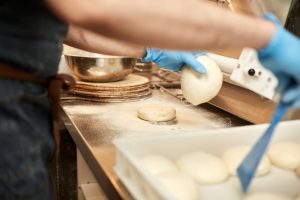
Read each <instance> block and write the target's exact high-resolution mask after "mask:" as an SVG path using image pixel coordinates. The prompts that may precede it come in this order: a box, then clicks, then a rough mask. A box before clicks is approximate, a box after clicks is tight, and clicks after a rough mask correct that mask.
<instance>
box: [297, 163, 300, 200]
mask: <svg viewBox="0 0 300 200" xmlns="http://www.w3.org/2000/svg"><path fill="white" fill-rule="evenodd" d="M296 174H297V175H298V177H299V178H300V165H299V166H298V167H297V169H296ZM299 199H300V194H299Z"/></svg>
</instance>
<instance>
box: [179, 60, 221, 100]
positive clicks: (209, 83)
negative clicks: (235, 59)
mask: <svg viewBox="0 0 300 200" xmlns="http://www.w3.org/2000/svg"><path fill="white" fill-rule="evenodd" d="M197 60H198V61H199V62H200V63H202V64H203V65H204V67H205V68H206V73H205V74H200V73H197V72H196V71H194V70H193V69H192V68H190V67H188V66H185V67H184V68H183V70H182V73H181V89H182V93H183V96H184V98H185V99H186V100H187V101H188V102H190V103H191V104H193V105H199V104H202V103H206V102H208V101H210V100H211V99H213V98H214V97H215V96H216V95H217V94H218V93H219V91H220V89H221V87H222V83H223V74H222V72H221V70H220V68H219V66H218V65H217V64H216V63H215V62H214V61H213V60H212V59H211V58H209V57H207V56H199V57H198V58H197Z"/></svg>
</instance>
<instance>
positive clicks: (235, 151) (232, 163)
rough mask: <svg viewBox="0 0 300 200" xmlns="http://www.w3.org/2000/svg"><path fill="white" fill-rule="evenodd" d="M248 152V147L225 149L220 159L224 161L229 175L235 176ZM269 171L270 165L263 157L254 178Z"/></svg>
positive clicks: (267, 159)
mask: <svg viewBox="0 0 300 200" xmlns="http://www.w3.org/2000/svg"><path fill="white" fill-rule="evenodd" d="M249 151H250V147H249V146H242V145H241V146H235V147H232V148H229V149H227V150H226V151H225V152H224V153H223V155H222V159H223V160H224V162H225V164H226V166H227V168H228V170H229V173H230V174H231V175H233V176H235V175H236V170H237V168H238V167H239V165H240V164H241V162H242V161H243V160H244V158H245V157H246V155H247V154H248V152H249ZM270 170H271V163H270V160H269V158H268V157H266V156H265V157H264V158H263V159H262V161H261V163H260V164H259V166H258V169H257V171H256V176H263V175H266V174H267V173H269V172H270Z"/></svg>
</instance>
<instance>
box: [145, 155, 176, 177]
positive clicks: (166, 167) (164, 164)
mask: <svg viewBox="0 0 300 200" xmlns="http://www.w3.org/2000/svg"><path fill="white" fill-rule="evenodd" d="M141 162H142V163H143V165H144V166H145V168H146V169H147V170H149V172H150V173H151V174H153V175H159V174H161V173H165V172H172V171H177V168H176V165H175V164H174V163H173V162H172V161H171V160H169V159H168V158H166V157H164V156H161V155H148V156H145V157H143V158H141Z"/></svg>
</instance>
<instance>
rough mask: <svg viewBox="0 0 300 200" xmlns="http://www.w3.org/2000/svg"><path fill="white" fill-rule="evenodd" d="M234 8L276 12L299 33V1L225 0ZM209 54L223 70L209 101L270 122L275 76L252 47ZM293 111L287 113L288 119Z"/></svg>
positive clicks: (255, 120) (252, 119)
mask: <svg viewBox="0 0 300 200" xmlns="http://www.w3.org/2000/svg"><path fill="white" fill-rule="evenodd" d="M227 2H228V3H227V4H224V5H223V6H226V7H227V6H228V8H229V9H231V10H232V11H233V12H243V13H247V14H250V15H256V16H257V15H259V16H261V15H262V14H263V13H265V12H273V13H275V14H276V15H277V16H278V17H279V18H280V20H281V22H282V24H285V27H286V28H287V29H288V30H289V31H291V32H293V33H294V34H296V35H297V36H300V12H299V11H300V1H297V0H227ZM209 56H210V57H211V58H212V59H213V60H214V61H215V62H216V63H217V64H218V65H219V66H220V68H221V70H222V71H223V73H224V81H225V83H224V84H223V87H222V89H221V91H220V93H219V95H218V96H217V97H216V98H214V99H213V100H212V101H210V102H209V103H210V104H212V105H214V106H216V107H219V108H221V109H223V110H225V111H227V112H230V113H232V114H234V115H236V116H239V117H241V118H243V119H245V120H247V121H250V122H252V123H255V124H259V123H267V122H270V121H271V119H272V116H273V114H274V110H275V108H276V103H275V102H274V101H273V97H274V94H275V88H276V85H277V79H276V78H275V76H274V75H273V74H272V73H271V72H270V71H268V70H266V69H264V68H263V67H262V65H261V64H260V63H259V61H258V59H257V54H256V53H255V50H253V49H244V50H234V51H231V50H230V51H229V50H228V51H226V50H225V51H212V53H211V54H209ZM294 116H296V114H293V115H290V116H288V117H289V118H290V119H291V118H293V117H294Z"/></svg>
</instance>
